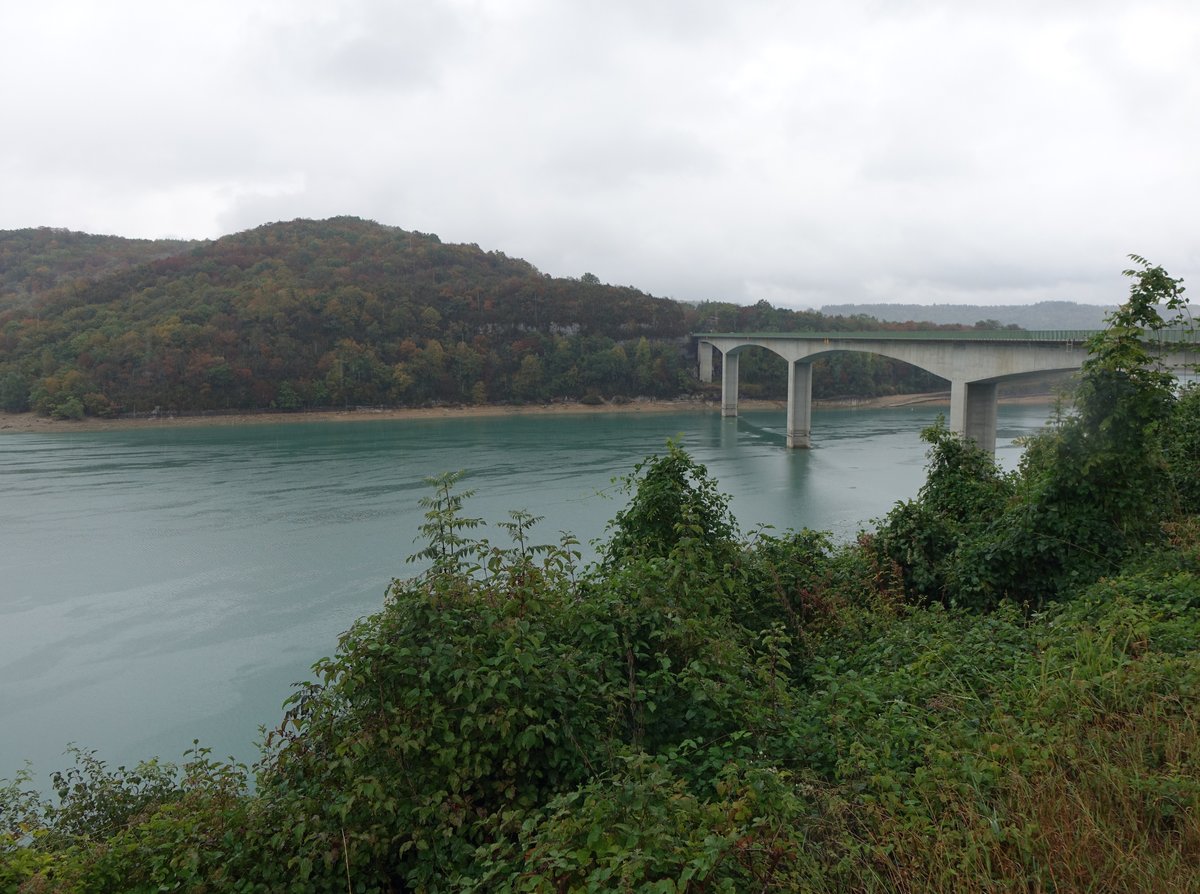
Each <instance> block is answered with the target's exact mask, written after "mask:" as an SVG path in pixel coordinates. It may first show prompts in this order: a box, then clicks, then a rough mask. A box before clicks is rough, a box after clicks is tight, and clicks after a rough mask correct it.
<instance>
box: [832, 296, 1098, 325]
mask: <svg viewBox="0 0 1200 894" xmlns="http://www.w3.org/2000/svg"><path fill="white" fill-rule="evenodd" d="M1112 310H1114V308H1113V307H1105V306H1100V305H1096V304H1078V303H1076V302H1074V301H1039V302H1037V303H1036V304H1015V305H1003V304H983V305H976V304H827V305H825V306H824V307H822V308H821V312H822V313H824V314H834V315H841V316H847V317H852V316H856V315H858V314H863V315H866V316H869V317H873V318H875V319H878V320H890V321H893V322H897V323H903V322H906V321H909V320H927V321H929V322H931V323H943V324H944V323H961V324H963V325H966V326H972V325H974V324H976V323H978V322H981V321H995V322H997V323H999V324H1000V325H1001V326H1010V325H1015V326H1019V327H1020V328H1022V329H1103V328H1104V317H1105V315H1106V314H1108V313H1109V312H1111V311H1112Z"/></svg>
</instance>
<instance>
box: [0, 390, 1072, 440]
mask: <svg viewBox="0 0 1200 894" xmlns="http://www.w3.org/2000/svg"><path fill="white" fill-rule="evenodd" d="M1053 399H1054V397H1053V395H1048V394H1039V395H1021V396H1017V397H1002V398H1001V399H1000V400H1001V402H1002V403H1026V404H1028V403H1045V402H1047V401H1052V400H1053ZM949 404H950V392H948V391H935V392H929V393H925V394H894V395H888V396H886V397H868V398H845V399H838V400H816V401H813V405H814V406H815V407H818V408H833V407H837V408H859V409H880V408H885V409H886V408H891V407H908V406H949ZM738 407H739V409H742V410H784V409H786V407H785V402H784V401H781V400H749V399H742V400H739V401H738ZM686 410H709V411H712V412H719V411H720V404H719V403H718V402H716V401H711V400H707V401H705V400H633V401H630V402H628V403H624V404H611V403H610V404H601V405H598V406H590V405H587V404H582V403H578V402H564V403H552V404H531V405H525V406H506V405H498V404H488V405H484V406H457V407H449V406H448V407H412V408H400V409H374V408H361V409H353V410H314V411H311V412H308V411H305V412H290V413H289V412H280V411H264V412H260V413H221V414H210V415H195V416H173V415H160V416H138V417H123V418H120V419H96V418H88V419H80V420H69V419H50V418H49V417H46V416H38V415H36V414H34V413H0V434H22V433H33V432H37V433H60V432H94V431H120V430H122V429H131V428H182V427H188V426H197V425H203V426H215V425H282V424H289V423H298V422H322V423H345V422H371V421H378V420H393V421H394V420H404V419H454V418H460V419H463V418H483V417H489V416H553V415H570V414H596V413H669V412H680V411H686Z"/></svg>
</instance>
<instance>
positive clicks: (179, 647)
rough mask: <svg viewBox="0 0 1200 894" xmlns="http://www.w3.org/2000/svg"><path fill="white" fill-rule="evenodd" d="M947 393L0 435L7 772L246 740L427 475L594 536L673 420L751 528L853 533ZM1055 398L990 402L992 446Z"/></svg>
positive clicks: (405, 543)
mask: <svg viewBox="0 0 1200 894" xmlns="http://www.w3.org/2000/svg"><path fill="white" fill-rule="evenodd" d="M937 412H938V411H937V410H936V409H932V408H921V409H895V410H827V411H817V412H815V413H814V414H813V438H814V449H812V450H809V451H796V450H793V451H789V450H787V449H786V448H785V445H784V433H783V427H784V416H783V414H782V413H746V414H744V415H742V416H741V417H740V418H739V419H721V418H720V417H719V416H718V415H716V414H715V413H712V412H699V411H698V412H688V413H678V414H658V413H653V414H609V415H581V416H552V417H551V416H537V417H534V416H519V417H500V418H478V419H444V420H443V419H439V420H414V421H404V422H384V421H372V422H365V423H353V424H303V423H298V424H286V425H256V426H245V427H212V428H175V429H139V430H129V431H116V432H95V433H71V434H54V435H44V434H6V435H3V436H0V494H2V500H0V778H5V777H11V776H12V775H13V773H15V772H16V771H17V770H18V769H19V768H20V767H21V766H22V762H23V761H24V760H26V759H28V760H32V761H33V762H34V769H35V771H37V772H38V773H40V774H44V773H47V772H49V771H50V770H52V769H57V768H59V767H61V766H64V765H65V763H66V761H65V760H64V758H63V757H62V753H63V749H64V748H65V747H66V745H67V744H68V743H71V742H75V743H78V744H79V745H80V746H82V747H85V748H95V749H97V750H98V751H99V753H100V755H101V756H102V757H104V758H106V759H108V760H110V761H112V762H115V763H122V762H124V763H129V762H132V761H136V760H137V759H138V758H141V757H148V756H150V755H160V756H161V757H163V758H164V759H178V758H179V756H180V755H181V754H182V752H183V750H184V749H185V748H187V747H189V746H190V744H191V742H192V740H193V739H197V738H198V739H200V740H201V743H202V744H204V745H208V746H211V747H212V748H213V749H214V751H216V753H217V754H219V755H226V754H232V755H234V756H236V757H238V758H239V759H244V760H245V759H253V757H254V756H255V754H256V751H255V749H254V747H253V743H254V742H255V740H256V739H257V736H258V732H257V731H258V727H259V725H260V724H272V723H274V722H275V721H277V720H278V718H279V716H280V704H281V703H282V701H283V699H284V698H286V696H287V695H288V693H289V690H290V685H291V684H292V683H293V682H294V681H298V680H302V679H307V677H308V668H309V667H310V665H311V664H312V662H313V661H315V660H316V659H317V658H319V657H321V656H322V655H326V654H329V653H331V652H332V651H333V649H334V647H335V645H336V640H337V635H338V634H339V633H340V632H341V631H342V630H344V629H345V628H346V627H347V626H349V624H350V623H351V622H352V621H353V620H354V619H355V618H357V617H359V616H361V615H363V614H366V613H368V612H371V611H374V610H375V609H377V608H378V607H379V605H380V603H381V599H382V596H383V593H384V591H385V589H386V587H387V585H388V583H389V581H390V580H391V579H392V577H394V576H401V577H402V576H406V575H409V574H412V573H414V572H415V570H416V569H415V567H414V566H412V565H408V564H406V563H405V558H406V557H407V556H408V555H409V554H411V553H412V552H414V551H415V550H416V549H417V547H415V546H414V538H416V536H417V527H418V525H419V524H420V522H421V520H422V519H421V510H419V509H418V508H417V505H416V503H417V500H418V499H419V498H420V497H421V496H424V495H425V494H427V493H428V492H429V491H428V488H427V487H426V486H425V484H424V483H423V479H424V478H425V477H426V476H430V475H435V474H438V473H440V472H445V471H452V470H457V469H464V470H466V471H467V478H466V480H465V481H464V484H463V486H464V487H470V488H474V489H476V491H477V494H476V496H475V497H474V498H472V499H471V500H470V501H468V504H467V507H466V508H467V512H468V514H470V515H473V516H480V517H483V518H485V519H487V520H490V521H503V520H506V519H507V517H508V516H507V513H508V510H510V509H527V510H529V511H530V512H532V513H533V514H534V515H540V516H544V520H543V521H542V522H541V523H540V524H539V526H538V527H537V528H535V532H534V533H535V537H534V539H535V540H536V541H540V542H550V541H556V540H557V539H558V532H559V531H564V530H565V531H571V532H573V533H574V534H576V535H577V536H578V537H579V539H580V540H581V541H583V543H584V544H585V551H586V552H588V554H589V555H591V554H593V553H592V549H591V547H589V546H587V544H589V543H590V542H591V541H594V540H595V539H596V538H600V537H602V536H603V534H604V527H605V524H606V523H607V521H608V520H609V519H610V518H611V517H612V516H613V515H614V514H615V513H616V512H617V511H618V510H619V509H620V508H621V506H622V505H623V498H622V496H621V494H620V492H619V489H618V488H616V487H615V486H614V485H613V483H612V479H613V478H614V476H620V475H624V474H626V473H628V472H629V471H630V470H631V469H632V467H633V465H634V464H635V463H636V462H637V461H638V460H639V459H641V458H642V457H644V456H645V455H647V454H649V453H653V452H655V451H658V450H661V449H662V446H663V444H664V443H665V441H666V439H667V438H669V437H675V438H677V439H679V440H680V441H681V442H682V443H683V445H684V447H685V448H686V449H688V450H689V451H690V452H691V453H692V455H693V456H694V457H695V458H696V459H697V460H698V461H700V462H702V463H704V464H705V465H707V466H708V468H709V471H710V473H712V474H713V475H714V476H715V477H716V478H717V479H718V481H719V482H720V486H721V489H722V490H724V491H725V492H726V493H728V494H729V495H730V496H731V505H732V508H733V512H734V514H735V516H736V517H737V519H738V520H739V522H740V523H741V526H742V529H743V531H747V532H748V531H751V530H752V529H754V528H755V527H756V526H758V525H764V524H766V525H772V526H774V527H776V528H779V529H785V528H793V527H801V526H809V527H815V528H821V529H825V530H832V531H833V532H834V533H835V534H836V535H837V536H838V537H840V538H849V537H852V536H853V535H854V534H855V533H856V532H857V530H858V529H859V527H860V526H862V525H863V524H865V523H867V522H868V521H869V520H870V519H871V518H873V517H877V516H880V515H882V514H883V513H885V512H887V510H888V509H889V508H890V506H891V505H892V503H893V502H895V501H896V500H899V499H906V498H909V497H912V496H913V495H915V493H916V491H917V489H918V488H919V487H920V484H921V482H922V480H923V463H924V444H922V443H921V441H920V440H919V438H918V432H919V431H920V429H921V428H922V427H924V426H925V425H928V424H930V423H931V422H932V421H933V419H934V418H935V416H936V414H937ZM1047 413H1048V408H1046V407H1002V408H1001V412H1000V421H999V445H1000V446H999V449H998V454H997V455H998V456H999V457H1000V459H1001V462H1003V463H1004V464H1006V465H1008V466H1012V465H1014V464H1015V462H1016V461H1017V458H1018V456H1019V449H1018V448H1016V447H1014V446H1012V445H1011V440H1012V438H1014V437H1016V436H1019V435H1021V434H1024V433H1028V432H1030V431H1033V430H1035V429H1036V428H1038V427H1039V426H1040V425H1041V424H1042V423H1043V422H1044V420H1045V418H1046V416H1047ZM539 534H540V536H538V535H539ZM489 536H492V537H493V538H495V539H502V535H497V534H494V533H493V534H490V535H489Z"/></svg>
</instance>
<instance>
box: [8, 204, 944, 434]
mask: <svg viewBox="0 0 1200 894" xmlns="http://www.w3.org/2000/svg"><path fill="white" fill-rule="evenodd" d="M19 232H20V234H24V236H23V238H24V241H22V240H19V239H16V238H15V237H12V236H10V237H9V238H8V239H7V240H6V243H5V244H10V245H17V246H18V247H19V246H20V245H24V244H26V243H29V248H28V251H27V252H26V253H25V254H24V255H22V254H21V252H20V251H15V252H14V253H13V254H12V257H11V258H10V259H9V260H7V261H6V262H5V263H6V264H7V265H8V266H7V267H6V268H5V269H6V271H7V273H6V275H8V274H9V273H11V274H12V276H11V281H12V282H14V283H17V284H18V285H19V286H20V287H21V288H24V289H25V290H26V292H25V293H22V294H24V295H25V296H26V298H28V297H29V296H36V297H33V298H32V299H29V300H25V299H22V300H20V301H18V300H16V299H15V298H14V299H10V300H6V302H5V303H0V408H2V409H5V410H8V411H21V410H24V409H30V408H32V409H34V410H36V411H38V412H40V413H45V414H50V415H55V416H62V417H78V416H82V415H85V414H86V415H100V416H105V415H115V414H118V413H131V412H141V413H144V412H147V411H150V410H152V409H153V408H154V407H159V408H161V409H162V410H164V411H165V410H172V411H208V410H242V409H265V408H275V409H280V410H296V409H302V408H311V407H329V406H336V407H340V406H353V405H380V404H386V405H423V404H431V403H443V404H444V403H454V404H457V403H490V402H505V401H515V402H531V401H545V400H554V399H574V400H578V399H583V398H588V397H589V396H590V397H593V398H596V399H599V398H604V399H608V398H614V397H621V396H625V397H634V396H647V397H676V396H680V395H685V394H688V393H691V392H694V391H696V390H697V389H699V387H700V386H699V384H698V383H697V382H696V379H695V375H694V367H695V354H694V347H693V345H692V344H691V343H690V340H689V339H688V333H690V332H692V331H695V330H697V329H724V330H730V329H760V330H761V329H772V330H817V331H825V330H836V329H870V328H876V329H877V328H882V327H881V324H879V323H878V322H877V321H875V320H871V319H869V318H866V317H855V318H831V317H825V316H822V315H821V314H817V313H809V312H796V311H788V310H783V309H777V308H773V307H771V306H770V305H769V304H767V303H766V302H760V303H759V304H757V305H754V306H752V307H738V306H736V305H732V304H724V303H716V302H708V303H703V304H700V305H698V306H695V305H688V304H683V303H680V302H677V301H672V300H669V299H665V298H655V297H653V296H650V295H647V294H645V293H643V292H641V291H638V290H637V289H635V288H632V287H624V286H609V285H604V284H601V283H600V282H599V281H598V280H597V279H596V277H594V276H591V275H584V276H583V277H581V278H580V279H578V280H574V279H556V278H552V277H549V276H546V275H544V274H541V273H540V272H538V271H537V270H536V269H535V268H534V267H533V266H532V265H530V264H528V263H527V262H525V261H521V260H516V259H512V258H508V257H506V256H505V255H503V254H500V253H498V252H485V251H483V250H482V249H480V248H479V247H478V246H475V245H446V244H443V243H442V242H441V241H440V240H439V239H438V238H437V237H436V236H432V235H428V234H422V233H414V232H407V231H404V230H400V229H397V228H392V227H384V226H380V225H378V224H375V223H371V222H367V221H362V220H358V219H354V218H335V219H332V220H327V221H303V220H301V221H293V222H291V223H282V224H271V225H267V226H263V227H259V228H257V229H255V230H250V231H247V232H244V233H239V234H236V235H233V236H227V237H224V238H222V239H219V240H216V241H214V242H208V243H200V244H194V245H192V246H190V247H188V246H181V245H178V244H175V243H147V244H145V245H142V244H140V243H136V242H135V241H133V240H129V241H121V240H118V241H117V242H112V241H111V237H84V236H83V234H63V233H59V232H58V231H41V230H37V231H19ZM95 240H100V241H99V242H96V241H95ZM104 240H109V241H104ZM127 243H128V244H127ZM105 246H108V247H109V248H110V249H111V250H112V251H113V252H114V257H113V259H112V260H111V264H110V265H109V266H105V265H104V264H102V263H101V262H100V261H99V260H98V258H100V257H101V256H103V254H104V251H105V250H108V249H105V248H104V247H105ZM134 247H136V248H137V251H144V252H147V253H149V254H151V255H153V254H155V253H158V252H171V254H170V256H168V257H162V258H159V259H157V260H152V261H149V262H147V263H133V262H132V261H133V259H134V257H135V255H136V252H135V251H134ZM72 248H74V250H75V251H76V252H77V254H74V255H72V254H70V253H69V251H68V250H69V249H72ZM62 252H68V253H67V255H65V256H60V254H61V253H62ZM14 259H15V260H14ZM55 259H57V260H58V262H59V263H60V264H61V268H56V269H57V272H52V273H48V274H47V276H46V279H45V288H43V287H42V286H41V285H39V284H40V283H41V282H42V280H40V279H39V278H38V277H39V276H40V275H41V274H39V273H37V272H36V270H41V269H42V268H43V267H45V266H46V265H48V264H49V263H50V262H51V261H54V260H55ZM34 263H37V264H39V265H41V266H39V267H37V268H36V270H35V272H34V273H33V274H30V273H29V272H28V271H29V267H30V265H31V264H34ZM47 269H49V268H47ZM14 270H16V271H18V272H17V273H12V271H14ZM21 271H24V272H23V273H22V272H21ZM87 271H93V272H94V273H95V275H94V276H91V277H90V278H89V276H88V275H86V273H87ZM75 273H79V274H80V275H78V276H77V275H74V274H75ZM6 288H7V286H6ZM6 304H7V307H6ZM755 354H761V356H757V357H756V356H755ZM744 363H745V366H744V367H743V368H744V370H745V372H744V376H743V378H744V380H745V381H746V382H747V385H748V386H749V388H750V389H751V390H752V391H757V393H758V395H760V396H765V397H781V396H783V395H784V394H785V393H786V384H785V382H784V366H783V363H782V361H778V359H777V358H774V357H773V356H770V355H767V354H766V352H749V353H748V354H747V358H746V361H744ZM937 385H938V383H937V382H936V381H935V380H933V379H932V378H931V377H930V376H928V375H927V374H924V373H921V372H920V371H918V370H915V369H913V368H911V367H906V366H904V365H903V364H899V363H897V362H895V361H888V360H884V359H883V358H871V357H866V356H863V357H849V356H847V357H845V358H837V359H835V360H833V361H830V362H828V363H824V364H821V365H819V366H818V367H817V369H816V371H815V374H814V390H815V392H816V394H817V395H818V396H826V395H831V396H840V395H843V394H845V393H847V392H848V391H849V392H853V393H857V394H863V395H869V394H876V393H887V392H890V391H897V390H899V391H914V390H925V389H927V388H929V387H937Z"/></svg>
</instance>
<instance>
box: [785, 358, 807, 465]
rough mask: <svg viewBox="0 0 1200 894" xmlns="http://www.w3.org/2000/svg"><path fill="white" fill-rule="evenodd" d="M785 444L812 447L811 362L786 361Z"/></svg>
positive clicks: (801, 447) (804, 447) (805, 448)
mask: <svg viewBox="0 0 1200 894" xmlns="http://www.w3.org/2000/svg"><path fill="white" fill-rule="evenodd" d="M787 381H788V398H787V445H788V447H798V448H800V449H803V450H807V449H808V448H810V447H812V364H811V363H802V362H801V361H799V360H789V361H788V380H787Z"/></svg>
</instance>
